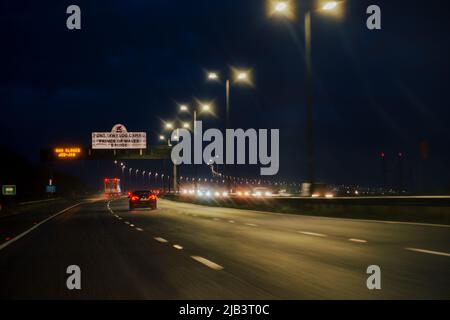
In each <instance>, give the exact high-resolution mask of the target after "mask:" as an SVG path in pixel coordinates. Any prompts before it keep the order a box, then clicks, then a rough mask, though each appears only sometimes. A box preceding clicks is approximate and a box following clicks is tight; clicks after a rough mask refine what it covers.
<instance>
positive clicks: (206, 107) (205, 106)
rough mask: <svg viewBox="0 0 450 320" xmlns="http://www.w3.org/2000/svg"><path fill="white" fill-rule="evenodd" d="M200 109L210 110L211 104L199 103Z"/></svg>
mask: <svg viewBox="0 0 450 320" xmlns="http://www.w3.org/2000/svg"><path fill="white" fill-rule="evenodd" d="M201 108H202V111H205V112H208V111H210V110H211V106H210V105H209V104H202V105H201Z"/></svg>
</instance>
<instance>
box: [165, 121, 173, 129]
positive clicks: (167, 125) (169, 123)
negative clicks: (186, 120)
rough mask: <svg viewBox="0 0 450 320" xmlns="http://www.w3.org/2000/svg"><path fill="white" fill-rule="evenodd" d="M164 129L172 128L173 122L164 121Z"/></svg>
mask: <svg viewBox="0 0 450 320" xmlns="http://www.w3.org/2000/svg"><path fill="white" fill-rule="evenodd" d="M166 129H167V130H172V129H173V123H171V122H167V123H166Z"/></svg>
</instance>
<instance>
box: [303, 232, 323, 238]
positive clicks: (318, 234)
mask: <svg viewBox="0 0 450 320" xmlns="http://www.w3.org/2000/svg"><path fill="white" fill-rule="evenodd" d="M299 232H300V233H301V234H305V235H307V236H315V237H326V235H324V234H321V233H315V232H308V231H299Z"/></svg>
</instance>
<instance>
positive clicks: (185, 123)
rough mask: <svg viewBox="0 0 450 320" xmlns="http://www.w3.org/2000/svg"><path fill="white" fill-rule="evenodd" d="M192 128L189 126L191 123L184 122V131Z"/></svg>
mask: <svg viewBox="0 0 450 320" xmlns="http://www.w3.org/2000/svg"><path fill="white" fill-rule="evenodd" d="M190 127H191V125H190V124H189V122H184V123H183V128H184V129H189V128H190Z"/></svg>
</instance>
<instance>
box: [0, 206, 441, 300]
mask: <svg viewBox="0 0 450 320" xmlns="http://www.w3.org/2000/svg"><path fill="white" fill-rule="evenodd" d="M231 221H232V223H231ZM449 230H450V229H448V228H435V227H427V226H416V225H400V224H395V225H390V224H381V223H372V222H361V221H349V220H343V221H340V220H337V219H326V218H313V219H311V218H310V217H302V216H287V215H276V214H273V215H271V214H268V213H264V214H262V213H259V212H252V211H245V210H236V209H225V208H210V207H203V206H198V205H192V204H181V203H176V202H172V201H167V200H160V201H159V209H158V210H156V211H148V210H134V211H131V212H130V211H128V207H127V201H126V200H125V199H122V200H118V201H113V202H111V203H109V204H108V203H107V202H98V203H93V204H86V205H81V206H79V207H77V208H73V209H71V210H68V211H67V212H65V213H63V214H62V215H60V216H58V217H56V218H54V219H52V220H50V221H49V222H47V223H46V224H44V225H42V226H41V227H40V228H38V229H36V230H33V231H32V232H30V233H29V234H27V235H26V236H25V237H23V238H21V239H20V240H18V241H16V242H15V243H13V244H11V245H10V246H8V247H7V248H5V249H4V250H2V251H0V268H1V270H2V272H1V273H0V297H1V298H63V299H72V298H77V299H78V298H81V299H94V298H102V299H119V298H122V299H215V298H216V299H221V298H224V299H231V298H234V299H239V298H248V299H305V298H309V299H325V298H330V299H338V298H356V299H363V298H366V299H377V298H402V299H403V298H449V297H450V294H449V289H448V288H449V285H450V284H449V280H448V279H449V277H448V272H449V271H448V270H449V269H450V268H449V266H450V265H449V261H450V258H449V257H447V256H442V255H436V254H429V253H427V252H428V251H429V252H440V251H438V249H439V250H444V252H448V251H445V250H447V248H446V246H448V243H449V241H448V232H449ZM378 238H379V239H378ZM352 240H353V241H352ZM439 243H440V247H439V246H437V244H439ZM405 248H417V249H419V250H406V249H405ZM71 264H76V265H79V266H80V267H81V270H82V290H81V291H69V290H67V288H66V287H65V281H66V278H67V275H66V273H65V270H66V268H67V266H69V265H71ZM371 264H377V265H379V266H380V267H381V269H382V290H381V291H370V290H368V289H367V287H366V279H367V276H368V275H367V274H366V273H365V271H366V268H367V267H368V266H369V265H371Z"/></svg>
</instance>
